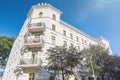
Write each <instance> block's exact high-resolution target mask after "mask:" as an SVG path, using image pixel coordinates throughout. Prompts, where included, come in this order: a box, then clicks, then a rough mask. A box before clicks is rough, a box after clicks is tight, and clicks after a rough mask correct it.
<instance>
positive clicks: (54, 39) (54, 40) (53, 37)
mask: <svg viewBox="0 0 120 80" xmlns="http://www.w3.org/2000/svg"><path fill="white" fill-rule="evenodd" d="M55 43H56V38H55V36H52V44H53V45H55Z"/></svg>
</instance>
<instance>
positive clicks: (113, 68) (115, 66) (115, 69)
mask: <svg viewBox="0 0 120 80" xmlns="http://www.w3.org/2000/svg"><path fill="white" fill-rule="evenodd" d="M103 64H104V68H103V73H104V74H107V76H108V77H112V78H114V79H115V80H119V79H120V57H119V56H113V55H110V56H109V57H108V58H107V57H106V59H104V62H103Z"/></svg>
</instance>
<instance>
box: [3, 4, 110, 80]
mask: <svg viewBox="0 0 120 80" xmlns="http://www.w3.org/2000/svg"><path fill="white" fill-rule="evenodd" d="M61 15H62V12H61V11H60V10H59V9H57V8H55V7H53V6H52V5H50V4H46V3H45V4H43V3H42V4H37V5H33V6H32V7H31V9H30V10H29V12H28V14H27V18H26V20H25V22H24V24H23V27H22V29H21V31H20V33H19V35H18V37H17V38H16V40H15V42H14V44H13V47H12V50H11V53H10V56H9V60H8V62H7V66H6V69H5V72H4V75H3V79H2V80H49V76H50V74H49V73H48V72H47V71H46V70H45V69H43V68H42V67H44V66H45V65H47V60H46V56H47V54H46V52H47V49H49V47H54V46H63V45H65V46H66V47H69V46H76V48H77V49H78V50H79V51H80V50H82V49H84V48H87V47H89V46H90V45H97V44H99V45H101V46H103V47H105V48H109V50H110V53H111V49H110V45H109V41H107V40H106V39H104V38H102V37H101V38H99V39H95V38H93V37H91V36H90V35H88V34H86V33H84V32H82V31H80V30H78V29H76V28H75V27H74V26H72V25H70V24H68V23H66V22H65V21H63V20H61V18H60V17H61ZM58 80H61V78H60V76H59V78H58ZM71 80H73V79H71Z"/></svg>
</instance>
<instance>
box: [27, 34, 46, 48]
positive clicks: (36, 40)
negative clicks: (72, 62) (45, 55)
mask: <svg viewBox="0 0 120 80" xmlns="http://www.w3.org/2000/svg"><path fill="white" fill-rule="evenodd" d="M43 43H44V39H43V36H38V37H35V36H28V37H26V38H25V45H26V46H28V47H40V46H42V45H43Z"/></svg>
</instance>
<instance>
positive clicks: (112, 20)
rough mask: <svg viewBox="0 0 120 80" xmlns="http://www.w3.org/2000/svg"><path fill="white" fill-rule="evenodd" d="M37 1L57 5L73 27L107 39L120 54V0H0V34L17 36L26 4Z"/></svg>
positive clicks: (29, 5) (23, 17) (30, 4)
mask: <svg viewBox="0 0 120 80" xmlns="http://www.w3.org/2000/svg"><path fill="white" fill-rule="evenodd" d="M41 2H43V3H45V2H46V3H50V4H52V5H53V6H55V7H56V8H58V9H60V10H61V11H62V12H63V14H62V16H61V19H63V20H64V21H66V22H68V23H69V24H71V25H73V26H75V27H76V28H78V29H80V30H82V31H84V32H86V33H87V34H89V35H91V36H93V37H95V38H99V37H100V36H103V37H104V38H106V39H107V40H109V41H110V45H111V48H112V51H113V53H114V54H118V55H120V44H119V41H120V0H1V1H0V35H7V36H12V37H17V35H18V33H19V31H20V29H21V27H22V25H23V23H24V21H25V19H26V15H27V12H28V11H29V9H30V7H31V6H32V5H36V4H37V3H41Z"/></svg>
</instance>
